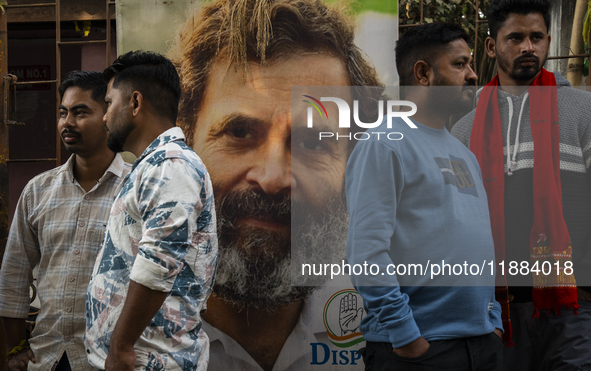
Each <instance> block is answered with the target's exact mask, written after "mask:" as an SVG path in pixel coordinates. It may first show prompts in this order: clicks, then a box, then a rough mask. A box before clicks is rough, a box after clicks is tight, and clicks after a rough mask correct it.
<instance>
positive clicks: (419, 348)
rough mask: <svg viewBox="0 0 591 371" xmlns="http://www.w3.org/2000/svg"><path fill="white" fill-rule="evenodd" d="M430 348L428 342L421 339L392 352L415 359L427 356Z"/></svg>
mask: <svg viewBox="0 0 591 371" xmlns="http://www.w3.org/2000/svg"><path fill="white" fill-rule="evenodd" d="M430 346H431V344H429V342H428V341H427V340H425V339H424V338H422V337H420V338H418V339H417V340H415V341H413V342H410V343H408V344H406V345H405V346H402V347H400V348H392V351H393V352H394V353H396V354H397V355H399V356H400V357H406V358H415V357H419V356H422V355H423V354H425V353H426V352H427V350H429V347H430Z"/></svg>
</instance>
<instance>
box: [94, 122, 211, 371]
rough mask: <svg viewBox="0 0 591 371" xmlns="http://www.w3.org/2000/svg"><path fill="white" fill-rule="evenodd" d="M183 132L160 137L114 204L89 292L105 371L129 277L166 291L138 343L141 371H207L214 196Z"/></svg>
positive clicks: (97, 360)
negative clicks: (205, 318) (204, 314)
mask: <svg viewBox="0 0 591 371" xmlns="http://www.w3.org/2000/svg"><path fill="white" fill-rule="evenodd" d="M184 139H185V137H184V135H183V133H182V131H181V129H180V128H177V127H175V128H171V129H169V130H167V131H165V132H164V133H162V134H161V135H160V136H159V137H158V138H156V139H155V140H154V142H152V144H151V145H150V146H149V147H148V148H147V149H146V150H145V151H144V153H143V154H142V155H141V156H140V157H139V158H138V159H137V160H136V162H135V163H134V164H133V168H132V171H131V173H130V174H129V176H128V178H127V180H126V182H125V184H124V185H122V186H120V187H119V188H120V190H119V191H118V192H117V197H116V198H115V200H114V203H113V208H112V210H111V216H110V219H109V223H108V226H107V233H106V236H105V242H104V244H103V247H102V249H101V252H100V253H99V255H98V257H97V261H96V264H95V266H94V272H93V278H92V280H91V282H90V285H89V286H88V294H87V312H88V320H87V330H86V337H85V345H86V348H87V351H88V360H89V361H90V364H91V365H93V366H95V367H98V368H100V369H104V365H105V360H106V357H107V354H108V352H109V347H110V340H111V335H112V333H113V330H114V328H115V324H116V323H117V320H118V319H119V315H120V314H121V311H122V309H123V306H124V304H125V299H126V297H127V291H128V289H129V282H130V280H133V281H135V282H136V283H139V284H141V285H143V286H145V287H147V288H149V289H151V290H156V291H162V292H168V293H169V294H168V296H167V298H166V300H165V301H164V303H163V305H162V307H161V308H160V310H159V311H158V313H157V314H156V315H155V316H154V318H153V319H152V320H151V321H150V324H149V325H148V327H147V328H146V329H145V330H144V332H143V333H142V335H141V336H140V338H139V340H138V341H137V343H136V344H135V351H136V355H137V360H136V370H144V369H145V370H183V371H189V370H206V369H207V362H208V355H209V341H208V338H207V335H206V334H205V332H203V330H202V329H201V327H202V322H201V316H200V312H201V311H202V310H204V309H205V302H206V300H207V298H208V296H209V294H210V293H211V289H212V285H213V278H214V275H215V270H216V267H217V235H216V225H215V209H214V201H213V191H212V187H211V181H210V178H209V174H208V173H207V170H206V169H205V166H204V165H203V162H201V160H200V159H199V157H198V156H197V155H196V154H195V152H193V150H192V149H191V148H189V147H188V146H187V145H186V144H185V142H184Z"/></svg>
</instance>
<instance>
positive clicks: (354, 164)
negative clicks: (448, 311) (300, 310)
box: [346, 140, 421, 348]
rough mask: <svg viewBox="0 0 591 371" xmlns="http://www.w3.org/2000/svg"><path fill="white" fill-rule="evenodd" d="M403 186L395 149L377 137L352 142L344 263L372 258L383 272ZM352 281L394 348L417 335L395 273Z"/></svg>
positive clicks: (416, 329) (373, 330)
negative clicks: (345, 259) (346, 258)
mask: <svg viewBox="0 0 591 371" xmlns="http://www.w3.org/2000/svg"><path fill="white" fill-rule="evenodd" d="M403 189H404V168H403V163H402V161H401V160H400V158H399V156H398V155H397V154H396V153H395V151H394V150H393V149H391V148H389V147H388V146H386V145H385V144H382V143H380V142H378V141H370V140H368V141H366V142H360V143H358V144H357V146H356V148H355V149H354V151H353V153H352V154H351V157H350V158H349V161H348V164H347V173H346V193H347V207H348V210H349V231H348V235H347V257H348V260H349V264H350V265H351V266H353V265H354V264H364V263H367V264H377V265H378V266H379V267H380V272H386V269H387V266H388V265H389V264H392V263H393V261H392V258H391V255H390V251H391V249H392V246H391V238H392V235H393V234H394V230H395V229H396V210H397V206H398V204H399V201H400V197H401V194H402V192H403ZM351 281H352V282H353V285H354V286H355V288H356V289H357V291H358V292H359V294H360V295H361V296H362V297H363V301H364V303H365V306H366V309H367V312H368V313H367V315H368V316H375V319H376V322H377V328H375V329H371V330H372V332H376V331H378V332H380V333H385V332H387V335H388V339H389V341H390V342H391V343H392V346H393V347H394V348H399V347H401V346H404V345H406V344H408V343H410V342H412V341H414V340H416V339H417V338H419V337H420V336H421V333H420V331H419V328H418V326H417V324H416V322H415V320H414V318H413V314H412V310H411V308H410V306H409V305H408V301H409V298H408V295H406V294H404V293H402V292H401V291H400V286H399V284H398V280H397V278H396V276H395V275H388V274H386V275H381V274H380V275H377V276H355V275H351Z"/></svg>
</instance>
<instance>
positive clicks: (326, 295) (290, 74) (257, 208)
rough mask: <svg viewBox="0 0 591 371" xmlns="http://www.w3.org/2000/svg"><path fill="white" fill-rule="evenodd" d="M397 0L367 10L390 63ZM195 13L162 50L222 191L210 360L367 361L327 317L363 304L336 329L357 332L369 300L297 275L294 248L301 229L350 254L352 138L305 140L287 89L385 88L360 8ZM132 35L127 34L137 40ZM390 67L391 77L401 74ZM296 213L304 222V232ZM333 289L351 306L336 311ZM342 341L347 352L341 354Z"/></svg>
mask: <svg viewBox="0 0 591 371" xmlns="http://www.w3.org/2000/svg"><path fill="white" fill-rule="evenodd" d="M360 3H363V2H360ZM374 3H375V2H374ZM388 3H390V2H388ZM392 3H394V4H393V5H391V6H392V9H393V11H392V12H391V13H390V14H388V12H384V11H383V9H369V10H372V11H368V12H362V13H363V14H362V15H358V16H357V20H358V21H360V22H362V23H363V24H365V26H364V27H361V28H365V29H367V28H368V27H369V26H368V24H371V23H372V19H373V22H374V23H375V24H376V27H379V28H382V30H381V31H384V29H388V30H389V32H390V34H389V35H383V36H387V37H381V36H379V37H378V36H376V37H375V38H373V39H372V38H368V37H366V39H367V40H371V42H369V41H368V42H367V44H368V49H370V50H380V47H379V46H376V45H375V44H379V43H377V42H376V40H378V39H381V40H384V41H385V42H386V43H387V44H384V45H382V47H381V50H382V54H383V56H384V58H386V59H387V58H390V59H391V60H393V52H392V51H393V45H394V43H395V40H396V36H397V27H398V25H397V18H396V8H397V3H396V2H392ZM361 8H363V7H361ZM126 9H127V10H128V11H131V9H132V8H131V7H130V5H129V4H128V5H127V7H126ZM376 10H378V11H376ZM357 11H358V12H359V9H357ZM186 15H187V17H186V20H185V21H184V23H182V24H181V26H180V27H179V28H178V31H177V32H176V34H175V39H174V41H173V42H171V43H169V44H167V49H168V50H166V51H165V52H166V53H167V55H168V56H169V57H170V58H171V59H172V60H173V62H174V63H175V65H176V66H177V69H178V71H179V75H180V78H181V85H182V89H183V96H182V98H181V103H180V106H179V118H178V121H177V125H178V126H180V127H181V128H182V129H183V131H184V133H185V135H186V137H187V143H188V144H189V145H190V146H191V147H192V148H193V149H195V151H196V152H197V153H198V155H199V156H200V157H201V158H202V160H203V161H204V163H205V164H206V166H207V168H208V171H209V172H210V175H211V179H212V183H213V187H214V195H215V199H216V212H217V215H218V238H219V248H220V257H219V263H218V274H217V277H216V285H215V288H214V293H213V294H212V297H211V298H210V300H209V301H208V310H207V312H206V313H205V314H204V315H203V318H204V319H205V322H204V329H205V331H206V333H207V334H208V336H209V337H210V341H211V350H210V370H222V369H245V370H259V369H264V370H287V369H290V370H291V369H293V370H296V369H297V370H305V369H310V370H316V369H318V370H320V369H339V368H340V369H342V367H344V366H345V365H346V366H347V367H348V368H350V369H362V367H363V363H362V362H361V360H360V357H359V355H358V354H357V353H354V349H357V347H358V346H359V345H360V344H359V343H360V342H361V341H362V338H360V336H357V337H356V338H355V339H359V340H358V341H357V340H356V341H353V342H351V341H349V342H348V343H347V344H348V345H346V346H343V345H342V344H341V343H339V341H340V340H339V339H337V340H335V336H333V335H334V334H333V333H332V332H335V331H332V330H329V327H330V326H329V322H330V318H328V317H330V316H336V319H335V323H338V322H339V316H341V317H342V313H340V312H342V310H340V309H343V310H344V309H346V310H347V311H349V310H353V309H354V315H355V318H353V319H352V320H351V319H350V320H348V321H347V324H348V326H347V328H346V331H345V330H342V329H341V330H342V331H336V333H337V334H336V337H337V338H338V337H339V336H341V335H350V334H353V333H358V331H359V330H358V329H357V328H355V324H357V326H358V323H359V321H360V320H361V316H362V315H363V310H362V309H361V307H362V304H361V299H360V298H359V305H358V307H359V308H357V305H356V306H355V308H353V305H352V303H353V301H355V303H357V297H356V296H355V295H356V294H355V292H354V291H353V290H351V286H350V284H349V283H348V282H345V286H343V287H342V288H341V289H346V290H348V291H346V290H345V291H346V292H343V293H342V297H340V296H339V295H341V294H340V293H339V292H340V290H339V289H335V288H328V289H327V290H323V289H322V288H318V287H313V286H295V285H293V284H292V282H291V259H290V256H291V247H292V234H293V237H294V239H295V241H297V243H301V244H306V245H308V244H314V245H315V247H314V248H312V249H311V250H312V251H317V252H319V258H320V259H324V258H326V259H332V258H333V257H334V256H338V255H339V254H340V255H341V256H344V249H345V240H346V229H347V213H346V206H345V203H344V196H343V193H344V190H343V181H344V176H345V167H346V163H347V158H348V154H349V153H350V150H351V144H350V142H348V141H341V142H339V143H336V144H333V145H332V147H331V148H330V151H325V152H323V153H320V152H319V151H314V148H307V147H306V146H307V145H312V146H313V145H314V144H313V143H311V144H309V142H307V141H306V140H305V138H304V139H302V140H301V141H299V142H298V141H294V126H293V125H292V124H293V123H292V117H294V116H293V113H292V97H291V94H292V87H293V86H341V87H348V86H382V85H383V84H382V82H381V81H380V78H379V77H378V73H377V72H376V69H375V68H374V63H372V61H371V60H370V58H369V57H368V56H367V55H366V54H365V53H364V52H362V51H361V49H360V48H359V47H358V46H357V45H356V44H355V31H356V26H355V16H354V15H353V14H352V13H351V11H350V10H348V9H346V7H344V6H343V5H339V4H333V5H327V4H326V3H325V2H323V1H316V0H297V1H296V0H277V1H261V0H246V1H238V0H237V1H234V0H218V1H212V2H206V3H205V4H201V5H200V6H198V7H196V8H195V9H192V10H191V11H189V12H187V14H186ZM122 16H123V19H122V21H123V22H124V23H125V12H124V13H123V14H122ZM372 17H373V18H372ZM368 22H369V23H368ZM121 28H122V29H124V27H123V26H122V27H121ZM359 28H360V27H359V26H357V29H359ZM370 28H371V27H370ZM374 31H378V32H377V34H380V32H379V31H380V30H374ZM366 32H367V30H366ZM126 37H127V36H126V34H125V31H124V32H123V33H122V34H120V36H119V38H121V39H122V43H127V44H126V45H130V44H129V43H130V40H129V39H126ZM370 44H372V45H370ZM168 45H169V46H170V47H168ZM130 47H131V46H130ZM120 52H121V51H120ZM376 58H377V57H376ZM375 64H379V63H375ZM382 64H383V63H382ZM382 75H383V76H384V77H383V78H385V79H390V81H388V83H389V84H392V83H393V82H395V78H394V76H395V73H394V71H387V72H385V73H384V74H382ZM371 92H372V94H374V96H373V97H367V98H369V99H380V97H381V95H382V93H383V89H381V88H378V89H372V90H371ZM329 113H330V112H329ZM362 115H367V116H371V115H372V112H371V111H369V110H368V111H367V112H365V111H363V112H362ZM365 121H366V122H367V121H368V120H365ZM294 146H296V148H294ZM301 149H303V150H305V151H308V152H307V153H314V157H313V158H314V161H313V163H314V165H313V166H309V164H310V163H309V162H308V163H306V162H305V161H300V160H301V157H298V155H297V152H298V150H301ZM292 218H295V219H297V220H298V221H303V222H299V223H298V230H297V231H295V232H294V231H292V230H291V226H292ZM292 232H294V233H292ZM335 295H336V296H338V297H335ZM329 299H330V300H331V303H332V302H334V303H337V304H338V303H340V301H341V300H345V301H346V305H345V302H343V303H341V307H342V308H340V307H338V305H337V307H338V308H337V309H334V310H333V309H332V307H331V306H330V305H329ZM343 305H345V306H343ZM333 312H334V313H333ZM341 322H342V321H341ZM341 327H342V326H341ZM337 344H341V345H337ZM334 349H336V350H338V351H339V352H341V353H339V356H338V357H337V356H335V359H334V360H333V359H332V357H333V355H332V352H333V351H335V350H334ZM343 351H344V353H343Z"/></svg>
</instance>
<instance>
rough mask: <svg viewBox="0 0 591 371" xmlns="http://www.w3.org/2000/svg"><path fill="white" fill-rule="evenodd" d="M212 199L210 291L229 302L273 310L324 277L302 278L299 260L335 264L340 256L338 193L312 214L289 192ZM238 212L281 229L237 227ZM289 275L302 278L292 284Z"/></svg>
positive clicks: (342, 217)
mask: <svg viewBox="0 0 591 371" xmlns="http://www.w3.org/2000/svg"><path fill="white" fill-rule="evenodd" d="M215 188H216V187H214V189H215ZM216 204H217V205H216V209H217V228H218V239H219V241H218V244H219V260H218V262H219V263H218V272H217V276H216V281H215V286H214V292H215V294H216V295H217V296H218V297H220V298H222V299H223V300H225V301H227V302H230V303H232V304H234V305H237V306H240V307H243V306H247V307H254V308H265V309H270V310H273V309H276V308H278V307H280V306H282V305H285V304H289V303H292V302H295V301H297V300H300V299H305V298H307V297H308V296H309V295H310V294H311V293H312V292H313V291H314V290H315V289H316V287H314V286H312V285H321V284H323V283H325V281H326V279H325V278H324V277H322V278H321V279H320V280H319V279H318V277H313V280H309V278H310V277H307V278H308V280H306V277H302V276H301V271H300V269H301V263H310V264H311V263H316V264H318V263H335V262H340V259H343V258H344V257H345V243H346V236H347V227H348V215H347V212H346V206H345V202H344V198H343V197H342V196H341V195H339V196H338V197H335V198H332V199H331V200H330V201H328V202H327V203H326V206H324V207H322V210H317V212H315V213H314V212H312V211H311V210H310V207H309V206H307V205H303V204H302V203H301V202H298V201H293V202H292V200H291V198H290V196H289V195H285V194H279V195H274V196H271V195H267V194H265V193H264V192H262V191H255V190H250V191H243V192H234V193H231V194H228V195H227V196H226V197H224V198H223V199H222V200H220V201H219V202H218V201H216ZM241 217H255V218H260V219H263V220H269V221H273V222H277V223H280V224H284V225H286V226H287V228H286V231H285V233H281V232H278V231H274V230H269V229H262V228H254V227H244V226H241V227H238V226H236V220H237V218H241ZM290 225H291V227H292V231H291V236H290V233H289V229H290V228H289V226H290ZM292 242H293V245H292ZM292 246H293V247H294V248H293V249H292ZM292 254H294V255H293V256H292ZM292 261H293V266H292ZM292 271H293V274H292ZM298 273H300V275H298ZM292 277H298V278H299V277H302V280H301V281H299V282H293V283H292V279H291V278H292ZM295 285H298V286H295ZM302 285H307V286H302Z"/></svg>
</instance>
